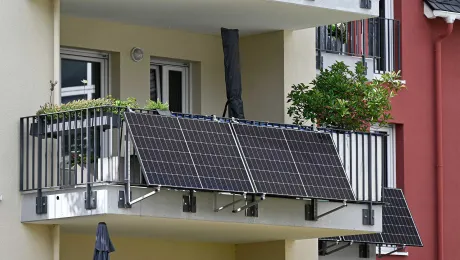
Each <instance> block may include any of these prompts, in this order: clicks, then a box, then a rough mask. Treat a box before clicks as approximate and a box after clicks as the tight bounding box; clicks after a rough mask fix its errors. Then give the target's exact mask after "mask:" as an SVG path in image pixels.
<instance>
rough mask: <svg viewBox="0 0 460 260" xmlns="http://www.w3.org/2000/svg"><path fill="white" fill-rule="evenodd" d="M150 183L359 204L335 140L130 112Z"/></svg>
mask: <svg viewBox="0 0 460 260" xmlns="http://www.w3.org/2000/svg"><path fill="white" fill-rule="evenodd" d="M126 121H127V124H128V128H129V131H130V132H131V135H132V138H133V142H134V146H135V148H136V150H137V151H138V153H139V154H138V156H139V159H140V161H141V167H142V169H143V172H144V173H145V177H146V180H147V182H148V184H149V185H162V186H167V187H177V188H185V189H203V190H215V191H228V192H247V193H265V194H267V195H276V196H293V197H310V198H322V199H337V200H354V195H353V192H352V190H351V187H350V184H349V183H348V180H347V177H346V174H345V171H344V170H343V167H342V164H341V162H340V159H339V156H338V154H337V151H336V150H335V146H334V143H333V141H332V139H331V137H330V135H328V134H324V133H313V132H306V131H298V130H286V129H281V128H273V127H260V126H251V125H244V124H230V123H220V122H215V121H205V120H196V119H186V118H177V117H164V116H158V115H152V114H142V113H126Z"/></svg>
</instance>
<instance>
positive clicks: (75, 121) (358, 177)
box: [20, 107, 386, 242]
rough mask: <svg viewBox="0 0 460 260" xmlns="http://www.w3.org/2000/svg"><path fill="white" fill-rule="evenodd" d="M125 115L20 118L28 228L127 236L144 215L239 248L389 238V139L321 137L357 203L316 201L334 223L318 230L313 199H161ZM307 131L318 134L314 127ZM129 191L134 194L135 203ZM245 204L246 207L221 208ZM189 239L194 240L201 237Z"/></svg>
mask: <svg viewBox="0 0 460 260" xmlns="http://www.w3.org/2000/svg"><path fill="white" fill-rule="evenodd" d="M124 111H125V109H124V108H120V107H95V108H89V109H85V110H75V111H67V112H59V113H54V114H47V115H41V116H29V117H23V118H21V119H20V191H21V192H22V194H23V196H22V214H21V219H22V221H23V222H25V223H38V224H60V225H63V226H64V227H65V226H66V225H71V226H72V227H75V226H77V227H78V226H79V225H82V226H84V225H85V224H84V223H87V221H97V220H98V219H99V220H100V219H101V218H109V219H111V221H113V222H122V223H124V225H122V227H123V228H126V227H127V226H128V227H130V226H131V224H132V226H133V228H139V225H136V224H135V223H137V221H138V220H137V218H136V216H143V217H146V218H145V220H144V221H146V224H147V225H151V226H155V227H156V228H158V229H159V230H163V229H165V232H166V229H167V227H168V226H170V225H176V226H177V225H184V226H187V225H188V224H187V223H189V222H183V221H186V220H187V221H191V220H193V221H192V222H190V223H195V224H196V225H199V226H202V227H203V228H204V230H207V231H206V232H209V234H208V235H209V236H211V237H212V236H213V234H215V230H225V232H227V234H228V235H229V236H230V237H231V239H233V240H234V241H237V242H241V241H253V242H254V241H266V240H276V239H306V238H314V237H325V236H330V235H331V234H334V235H351V234H357V233H369V232H379V231H381V217H380V216H381V213H382V212H381V204H380V201H381V197H380V193H381V192H380V191H381V179H382V174H384V170H385V166H384V161H383V160H382V158H381V157H382V156H384V154H385V153H384V151H385V149H386V145H385V135H383V134H378V133H355V132H341V131H336V130H333V129H318V130H317V131H320V132H328V133H331V134H332V136H333V139H334V140H335V142H336V146H337V150H338V151H339V154H340V156H341V158H342V161H343V165H344V167H345V169H346V171H347V174H348V177H349V180H350V183H351V184H352V187H353V191H354V193H355V194H356V197H357V201H349V202H348V204H347V207H343V206H342V205H343V202H340V201H337V200H318V201H317V202H316V200H314V201H315V202H316V203H318V206H317V214H318V215H322V214H324V213H326V214H325V215H324V217H321V218H320V219H316V221H306V218H307V217H306V215H307V211H306V206H305V205H306V204H307V205H309V203H312V201H313V200H310V199H302V198H284V197H267V198H266V200H264V201H263V202H262V203H260V204H258V205H257V207H256V208H255V206H251V205H249V204H251V203H252V202H254V201H258V199H259V197H260V196H255V194H254V195H251V194H248V195H247V196H244V197H242V196H241V194H228V193H221V192H203V191H195V192H190V191H189V190H185V189H182V190H181V189H162V190H161V192H158V191H157V190H155V189H153V190H152V187H150V186H148V185H147V184H148V182H147V181H146V179H145V174H144V173H143V172H142V170H141V169H142V167H141V165H140V161H139V158H138V154H137V153H136V149H133V147H131V146H129V145H128V144H129V143H130V142H132V140H131V139H132V138H131V137H130V138H128V141H129V142H127V141H126V140H127V139H126V136H127V133H126V132H127V128H126V122H125V119H124V114H123V112H124ZM137 112H138V113H143V114H144V113H149V114H150V113H157V112H156V111H145V110H139V111H137ZM171 116H173V117H178V118H181V117H186V118H194V119H196V120H208V121H209V120H213V117H206V116H193V115H187V114H178V113H173V114H172V115H171ZM222 120H225V119H222ZM240 123H243V124H249V125H258V126H268V127H274V128H283V129H284V128H286V129H288V128H294V127H296V126H292V125H284V124H269V123H263V122H255V121H244V120H243V121H240ZM302 129H303V130H305V131H313V129H311V128H309V127H303V128H302ZM127 173H129V177H128V175H127ZM128 180H129V181H128ZM127 186H129V187H130V190H131V192H130V196H128V197H126V196H125V194H126V193H125V192H126V187H127ZM153 195H154V196H153ZM127 198H128V200H130V201H133V204H132V206H130V207H126V199H127ZM235 201H240V202H241V203H239V204H238V203H235V204H233V205H232V206H231V207H230V206H229V207H224V209H218V208H219V207H221V206H224V205H229V204H230V205H231V204H232V203H233V202H235ZM370 201H372V202H373V203H374V205H373V206H371V207H372V209H373V210H374V212H375V223H374V224H373V225H367V224H365V223H363V220H362V216H361V215H362V210H363V209H368V207H369V205H372V204H370V203H369V202H370ZM190 202H192V205H191V204H190ZM256 204H257V203H256ZM245 205H246V206H245ZM248 205H249V206H248ZM232 207H233V211H232V210H231V208H232ZM253 209H257V210H255V211H252V210H253ZM336 209H340V214H333V212H334V211H335V210H336ZM240 211H241V213H239V212H240ZM207 222H213V223H214V224H213V227H214V228H213V229H209V226H207V224H206V223H207ZM214 225H215V226H214ZM262 226H265V228H264V232H256V233H254V235H253V236H250V237H246V236H243V235H242V234H246V233H247V232H248V230H253V231H256V230H259V228H260V227H262ZM229 229H230V230H231V231H229ZM185 230H189V231H190V232H194V231H193V230H194V229H187V228H185ZM139 232H142V230H139ZM241 232H242V233H241ZM216 236H217V235H216ZM215 239H218V237H215ZM245 239H249V240H245Z"/></svg>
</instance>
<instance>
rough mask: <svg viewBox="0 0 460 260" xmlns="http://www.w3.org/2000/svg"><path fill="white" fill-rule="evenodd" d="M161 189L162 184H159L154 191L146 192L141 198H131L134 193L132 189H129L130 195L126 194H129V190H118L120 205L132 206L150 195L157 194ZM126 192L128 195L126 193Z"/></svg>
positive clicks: (120, 206) (123, 206)
mask: <svg viewBox="0 0 460 260" xmlns="http://www.w3.org/2000/svg"><path fill="white" fill-rule="evenodd" d="M160 189H161V186H158V187H156V188H154V190H153V191H151V192H149V193H147V194H144V195H142V196H140V197H139V198H137V199H134V200H131V196H132V195H133V193H132V191H131V189H130V191H129V196H126V195H127V194H128V192H126V190H125V191H122V190H120V191H118V207H119V208H131V207H132V205H134V204H136V203H138V202H140V201H141V200H144V199H146V198H148V197H150V196H153V195H155V194H157V193H158V192H160ZM125 194H126V195H125Z"/></svg>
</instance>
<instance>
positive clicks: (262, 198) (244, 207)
mask: <svg viewBox="0 0 460 260" xmlns="http://www.w3.org/2000/svg"><path fill="white" fill-rule="evenodd" d="M264 200H265V194H262V196H261V197H260V200H253V201H252V202H251V203H248V204H246V205H244V206H243V207H240V208H237V209H234V210H232V212H233V213H238V212H241V211H242V210H245V209H247V208H250V207H253V206H256V205H258V204H259V203H260V202H262V201H264Z"/></svg>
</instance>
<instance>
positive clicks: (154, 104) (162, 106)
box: [144, 99, 169, 110]
mask: <svg viewBox="0 0 460 260" xmlns="http://www.w3.org/2000/svg"><path fill="white" fill-rule="evenodd" d="M144 109H146V110H156V109H158V110H169V104H168V103H162V102H161V101H160V100H159V99H158V100H157V101H153V100H147V103H146V104H145V107H144Z"/></svg>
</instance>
